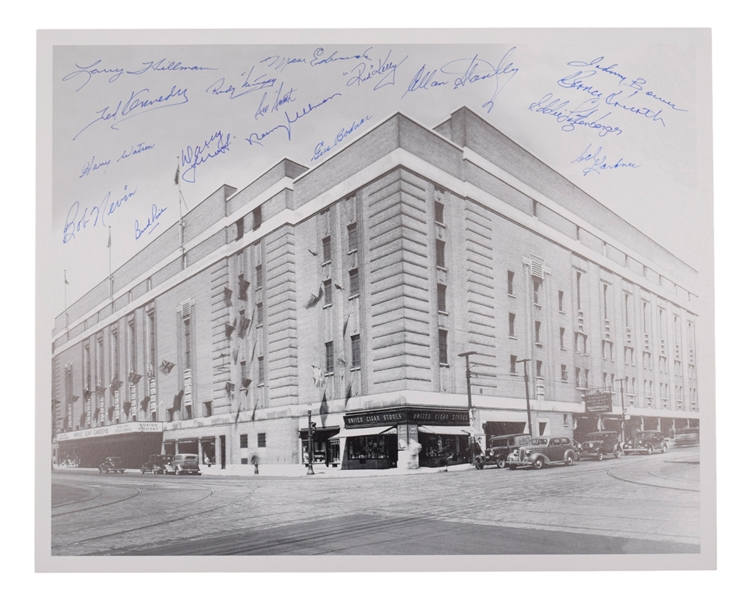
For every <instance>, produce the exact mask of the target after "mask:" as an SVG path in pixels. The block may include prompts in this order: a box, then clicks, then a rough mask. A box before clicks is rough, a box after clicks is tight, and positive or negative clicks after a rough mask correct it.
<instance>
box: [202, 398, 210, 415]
mask: <svg viewBox="0 0 751 600" xmlns="http://www.w3.org/2000/svg"><path fill="white" fill-rule="evenodd" d="M203 416H204V417H210V416H211V401H209V402H204V403H203Z"/></svg>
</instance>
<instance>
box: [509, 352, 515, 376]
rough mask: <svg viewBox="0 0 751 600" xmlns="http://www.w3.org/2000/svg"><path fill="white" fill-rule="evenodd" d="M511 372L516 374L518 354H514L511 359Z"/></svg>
mask: <svg viewBox="0 0 751 600" xmlns="http://www.w3.org/2000/svg"><path fill="white" fill-rule="evenodd" d="M509 373H511V374H512V375H516V356H515V355H513V354H512V355H511V358H510V360H509Z"/></svg>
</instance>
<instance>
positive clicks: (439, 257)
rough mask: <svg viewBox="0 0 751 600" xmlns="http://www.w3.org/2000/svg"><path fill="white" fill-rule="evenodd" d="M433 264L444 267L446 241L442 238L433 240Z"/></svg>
mask: <svg viewBox="0 0 751 600" xmlns="http://www.w3.org/2000/svg"><path fill="white" fill-rule="evenodd" d="M435 264H436V266H438V267H440V268H442V269H445V268H446V242H444V241H443V240H436V241H435Z"/></svg>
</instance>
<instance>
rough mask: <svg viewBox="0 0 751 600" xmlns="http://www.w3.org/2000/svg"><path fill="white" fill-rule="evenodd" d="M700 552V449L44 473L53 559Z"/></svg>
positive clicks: (71, 470)
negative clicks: (442, 469) (225, 469)
mask: <svg viewBox="0 0 751 600" xmlns="http://www.w3.org/2000/svg"><path fill="white" fill-rule="evenodd" d="M696 552H699V453H698V448H682V449H674V450H671V451H670V452H669V453H667V454H664V455H662V454H656V455H652V456H628V457H621V458H619V459H610V460H607V459H606V460H604V461H602V462H596V461H593V462H588V461H581V462H579V463H577V464H575V465H574V466H572V467H550V468H546V469H543V470H541V471H534V470H517V471H509V470H508V469H503V470H501V469H497V468H495V467H487V468H486V469H484V470H483V471H476V470H474V469H473V470H467V471H454V472H448V473H429V474H416V473H412V474H394V475H389V476H385V477H338V478H333V477H332V478H325V477H309V478H283V477H263V476H259V477H228V476H217V475H204V476H202V477H170V476H155V475H141V474H140V473H135V472H133V473H125V474H122V475H116V474H109V475H103V474H99V473H97V472H90V471H77V470H73V469H70V470H56V471H54V472H53V476H52V554H53V555H56V556H71V555H285V554H286V555H321V554H341V555H346V554H354V555H389V554H390V555H400V554H404V555H407V554H412V555H415V554H420V555H445V554H453V555H458V554H492V555H496V554H498V555H502V554H517V555H518V554H530V555H534V554H663V553H668V554H677V553H696Z"/></svg>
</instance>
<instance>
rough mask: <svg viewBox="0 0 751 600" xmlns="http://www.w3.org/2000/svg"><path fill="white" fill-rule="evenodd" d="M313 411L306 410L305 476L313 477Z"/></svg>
mask: <svg viewBox="0 0 751 600" xmlns="http://www.w3.org/2000/svg"><path fill="white" fill-rule="evenodd" d="M312 414H313V411H312V410H311V409H310V408H308V472H307V475H315V473H314V472H313V417H312V416H311V415H312Z"/></svg>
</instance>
